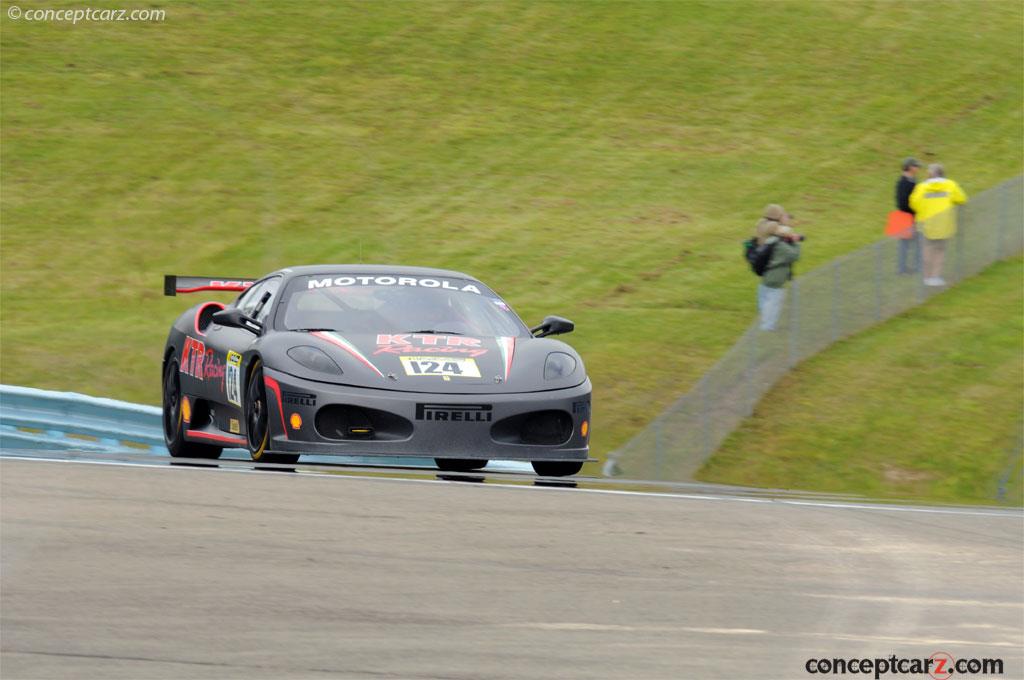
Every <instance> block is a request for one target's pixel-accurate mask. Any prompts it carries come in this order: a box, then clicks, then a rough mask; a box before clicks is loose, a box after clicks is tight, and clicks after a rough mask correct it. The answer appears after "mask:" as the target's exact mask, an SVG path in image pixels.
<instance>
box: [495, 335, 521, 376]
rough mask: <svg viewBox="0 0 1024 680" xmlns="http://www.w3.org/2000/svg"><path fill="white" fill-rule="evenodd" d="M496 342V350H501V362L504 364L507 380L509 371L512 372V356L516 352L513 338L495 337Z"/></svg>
mask: <svg viewBox="0 0 1024 680" xmlns="http://www.w3.org/2000/svg"><path fill="white" fill-rule="evenodd" d="M495 341H497V343H498V351H499V352H501V362H502V363H503V364H504V365H505V382H508V376H509V373H511V372H512V357H513V356H514V355H515V353H516V339H515V338H504V337H499V338H495Z"/></svg>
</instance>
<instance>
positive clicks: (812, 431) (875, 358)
mask: <svg viewBox="0 0 1024 680" xmlns="http://www.w3.org/2000/svg"><path fill="white" fill-rule="evenodd" d="M1022 283H1024V266H1022V261H1021V260H1020V259H1019V258H1018V259H1016V260H1012V261H1008V262H1001V263H999V264H996V265H994V266H992V267H990V268H989V269H988V270H986V271H985V272H983V273H982V274H980V275H979V276H977V277H974V278H973V279H969V280H967V281H966V282H964V283H962V284H961V285H959V286H957V287H956V288H953V289H951V290H949V291H948V292H946V293H943V294H942V295H939V296H936V297H934V298H932V299H931V300H930V301H929V302H928V303H926V304H925V305H923V306H921V307H918V308H916V309H913V310H911V311H909V312H907V313H905V314H903V315H901V316H899V317H896V318H895V319H892V320H890V321H888V322H886V323H884V324H882V325H880V326H876V327H875V328H873V329H870V330H868V331H866V332H864V333H861V334H859V335H856V336H854V337H852V338H849V339H847V340H843V341H841V342H839V343H837V344H836V345H834V346H833V347H830V348H829V349H827V350H825V351H824V352H822V353H821V354H819V355H817V356H815V357H813V358H811V359H810V360H808V361H806V362H804V363H803V364H801V365H800V366H798V367H797V368H796V369H795V370H794V371H793V372H791V373H790V374H789V375H787V376H786V377H785V378H783V379H782V381H780V382H779V384H778V385H776V386H775V388H774V389H772V390H771V391H770V392H769V393H768V394H767V395H766V396H765V398H764V399H763V400H762V401H761V403H760V404H758V406H757V409H756V410H755V413H754V415H753V416H752V417H751V418H748V419H747V420H746V422H745V423H744V425H743V426H742V427H741V428H740V429H739V430H737V431H736V432H735V433H733V435H732V436H731V437H730V438H729V439H728V440H726V442H725V444H724V445H723V446H722V448H721V449H720V450H719V451H718V453H716V454H715V455H714V456H713V457H712V458H711V460H709V461H708V463H707V464H705V466H704V468H703V469H702V470H701V472H700V473H699V475H698V476H699V478H700V479H704V480H707V481H715V482H727V483H732V484H746V485H751V486H767V487H773V488H797V489H806V490H818V491H832V492H848V493H858V494H866V495H870V496H872V497H895V498H908V497H909V498H915V497H916V498H927V499H929V500H936V501H946V502H974V503H995V502H997V501H999V500H1002V501H1003V502H1007V503H1013V504H1016V505H1021V504H1022V503H1024V489H1022V485H1021V478H1022V466H1021V458H1020V447H1021V429H1022V425H1024V422H1022V419H1021V414H1022V413H1024V371H1022V365H1021V357H1022V356H1024V340H1022V338H1024V319H1022V317H1021V313H1020V311H1021V309H1022V307H1024V287H1022ZM1001 482H1002V486H1004V487H1005V489H1004V491H1003V493H1002V494H1001V493H1000V486H1001Z"/></svg>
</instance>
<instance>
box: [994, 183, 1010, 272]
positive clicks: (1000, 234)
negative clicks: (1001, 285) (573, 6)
mask: <svg viewBox="0 0 1024 680" xmlns="http://www.w3.org/2000/svg"><path fill="white" fill-rule="evenodd" d="M1009 201H1010V183H1009V182H1004V183H1003V186H1001V187H1000V188H999V225H998V226H997V227H996V229H997V232H996V257H995V261H996V262H998V261H999V260H1001V259H1003V250H1004V249H1005V245H1004V239H1005V238H1006V218H1007V214H1008V213H1009V212H1010V211H1009V209H1008V208H1007V207H1006V204H1007V203H1008V202H1009Z"/></svg>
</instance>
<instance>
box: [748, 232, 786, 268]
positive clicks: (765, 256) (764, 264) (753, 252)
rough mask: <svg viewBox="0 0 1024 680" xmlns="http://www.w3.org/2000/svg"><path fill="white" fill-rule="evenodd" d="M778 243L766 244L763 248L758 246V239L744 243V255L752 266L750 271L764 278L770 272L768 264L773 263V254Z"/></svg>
mask: <svg viewBox="0 0 1024 680" xmlns="http://www.w3.org/2000/svg"><path fill="white" fill-rule="evenodd" d="M776 243H778V241H772V242H771V243H766V244H764V245H763V246H759V245H757V239H754V238H752V239H749V240H747V241H744V242H743V255H744V257H746V258H747V263H748V264H750V269H751V270H753V272H754V273H755V274H757V275H758V276H764V273H765V272H766V271H768V263H769V262H771V261H772V252H774V250H775V244H776Z"/></svg>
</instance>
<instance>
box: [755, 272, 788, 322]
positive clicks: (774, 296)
mask: <svg viewBox="0 0 1024 680" xmlns="http://www.w3.org/2000/svg"><path fill="white" fill-rule="evenodd" d="M785 301H786V289H785V288H769V287H768V286H766V285H764V284H763V283H759V284H758V285H757V311H759V312H760V313H761V330H763V331H773V330H775V327H776V326H778V324H779V316H781V315H782V303H783V302H785Z"/></svg>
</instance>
